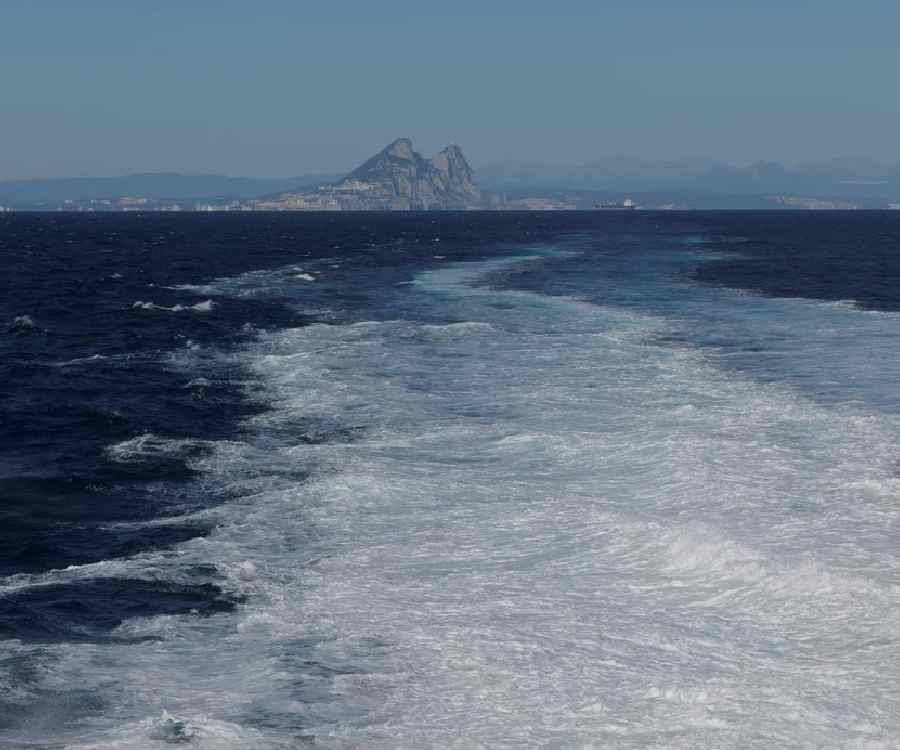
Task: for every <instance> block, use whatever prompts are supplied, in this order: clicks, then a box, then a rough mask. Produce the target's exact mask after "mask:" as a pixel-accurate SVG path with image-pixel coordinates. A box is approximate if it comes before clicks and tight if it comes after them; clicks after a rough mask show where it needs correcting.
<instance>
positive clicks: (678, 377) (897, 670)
mask: <svg viewBox="0 0 900 750" xmlns="http://www.w3.org/2000/svg"><path fill="white" fill-rule="evenodd" d="M527 262H528V261H523V260H516V259H511V260H504V261H500V262H498V261H492V262H480V263H467V264H457V265H448V266H446V267H444V268H440V269H438V270H434V271H429V272H426V273H423V274H421V275H420V276H419V277H418V278H417V279H416V281H415V284H414V285H412V286H410V287H407V289H408V294H409V296H410V301H409V303H408V309H410V310H412V309H414V308H415V306H416V305H420V306H422V307H423V309H424V308H425V307H427V308H428V309H429V310H430V311H432V312H433V311H434V310H435V309H440V310H441V311H442V315H443V317H444V319H445V320H447V321H455V322H449V323H446V324H436V323H434V322H431V323H423V322H418V321H416V320H415V319H413V317H412V316H410V319H409V320H407V319H395V320H387V321H372V322H362V323H356V324H346V325H312V326H308V327H303V328H297V329H291V330H283V331H279V332H276V333H264V334H260V335H259V336H258V337H257V339H256V340H255V341H254V342H253V343H252V344H250V345H248V346H247V347H246V348H245V349H243V350H242V351H240V352H239V353H237V354H233V355H228V358H230V361H229V362H228V364H229V366H231V365H234V364H235V360H236V361H237V362H236V363H237V364H239V365H240V366H242V367H244V368H245V369H246V371H247V372H249V376H248V379H247V385H246V387H247V389H248V390H249V391H250V392H252V393H253V395H254V397H255V398H258V399H260V400H262V401H264V402H266V403H267V404H268V405H269V407H270V408H269V410H268V411H267V412H265V413H264V414H262V415H261V416H258V417H255V418H254V419H253V420H252V422H251V424H250V425H249V427H250V430H249V433H248V434H249V437H248V438H247V439H246V440H242V441H236V442H231V443H217V444H213V446H212V448H211V452H209V453H207V454H205V455H201V456H198V457H197V458H195V459H193V462H194V465H195V466H196V467H197V468H200V469H202V470H203V472H204V474H203V477H204V478H203V480H202V481H203V482H205V483H206V484H207V485H208V486H209V488H211V489H212V490H214V491H217V492H221V493H222V494H223V495H227V497H229V498H231V499H230V500H228V501H227V502H226V503H224V504H223V505H221V506H219V507H217V508H215V509H213V510H209V511H204V512H203V514H204V515H206V516H207V517H209V518H210V519H212V520H213V521H214V522H215V523H216V524H217V528H216V530H215V532H214V533H213V534H211V535H210V536H209V537H206V538H202V539H195V540H193V541H190V542H188V543H185V544H182V545H180V546H179V547H177V548H175V550H174V551H168V552H155V553H151V554H147V555H144V556H140V557H137V558H132V559H131V560H128V561H118V562H108V563H98V564H96V565H93V566H84V567H83V568H81V569H70V570H69V571H61V572H57V573H55V574H53V575H55V576H57V578H60V577H65V576H80V575H84V576H88V575H90V576H97V575H105V574H109V575H113V574H114V573H113V569H117V568H119V567H122V566H127V568H128V570H129V575H131V576H132V577H133V576H136V575H137V576H143V577H147V578H153V577H154V576H160V577H166V578H177V577H178V576H179V575H182V574H183V575H184V576H188V575H190V576H196V570H197V566H199V565H207V566H209V565H212V566H213V568H214V573H211V574H210V575H211V580H215V581H217V582H218V583H219V584H220V585H223V586H224V587H225V588H226V589H227V590H229V591H232V592H235V593H237V594H240V595H243V596H244V597H245V600H244V603H243V604H241V605H240V606H239V608H238V610H237V611H236V612H235V613H229V614H220V615H216V616H213V617H209V618H196V617H190V616H163V617H156V618H152V619H136V620H130V621H128V622H126V623H125V624H124V625H122V626H121V627H120V628H119V632H118V635H121V636H122V637H123V638H125V637H128V638H132V637H134V636H153V637H154V638H152V639H149V640H146V641H140V642H134V641H133V640H130V641H128V642H123V643H122V644H121V645H119V646H116V645H112V646H111V645H108V644H107V645H103V646H102V647H101V646H79V647H77V648H76V647H60V652H59V658H58V660H57V661H56V662H54V664H53V666H52V667H47V669H48V673H47V675H45V680H46V682H47V684H48V685H52V684H57V683H59V682H60V681H72V680H79V681H81V684H83V685H84V686H85V688H86V689H91V690H96V691H99V692H103V693H104V694H105V695H107V696H113V697H114V699H113V700H111V701H110V703H109V708H108V709H107V710H104V712H103V713H102V715H95V716H93V717H91V716H89V717H87V718H85V719H84V720H83V722H82V723H81V724H80V726H79V727H78V729H77V737H75V736H73V738H72V741H71V746H72V747H77V748H104V749H105V748H149V747H164V746H166V745H167V743H173V744H174V743H185V745H186V746H190V747H198V748H253V749H254V750H264V749H266V748H297V747H305V746H309V747H322V748H477V747H485V748H524V747H557V748H570V747H585V748H590V747H596V748H601V747H615V748H637V747H641V748H653V747H656V748H705V747H709V748H720V747H735V748H738V747H739V748H776V747H777V748H787V747H804V748H805V747H854V748H891V747H898V746H900V659H898V654H900V651H898V649H900V564H898V560H900V558H898V550H897V540H898V508H900V505H898V492H900V479H898V478H897V477H896V476H895V470H896V466H895V463H894V461H895V456H894V445H895V443H896V440H897V435H898V431H897V424H896V422H895V420H894V419H893V418H892V417H890V416H888V415H886V414H885V413H879V412H878V411H876V410H875V409H873V408H872V407H871V406H870V405H867V404H864V403H831V404H829V403H825V402H822V401H816V400H813V399H812V398H810V397H808V396H807V395H804V394H803V393H802V391H800V390H799V389H796V388H793V387H788V386H786V385H784V384H778V383H770V384H766V383H764V382H761V381H759V380H754V379H752V378H751V377H750V376H749V375H747V374H742V373H741V372H740V371H734V370H731V369H727V368H725V367H723V366H721V361H720V359H717V358H716V357H715V356H713V355H712V354H710V353H708V352H706V353H705V352H704V351H701V350H699V349H696V348H692V347H690V346H675V345H665V344H663V343H660V342H661V341H665V340H666V338H665V337H666V334H668V333H669V332H670V331H671V329H672V327H673V326H674V325H675V324H674V323H673V322H672V321H670V320H667V319H666V318H663V317H653V316H649V315H640V314H636V313H632V312H628V311H624V310H622V309H617V308H614V307H604V306H601V305H595V304H589V303H587V302H583V301H579V300H576V299H570V298H553V297H547V296H542V295H540V294H536V293H530V292H521V291H503V290H497V289H491V288H487V287H481V286H477V285H475V284H473V282H475V281H476V280H477V279H479V278H480V277H482V276H483V275H484V274H485V273H487V272H489V271H493V270H497V269H499V268H502V267H504V264H506V265H509V264H515V263H527ZM259 281H260V283H262V282H263V281H264V279H263V278H262V277H261V278H260V279H259ZM716 294H719V295H720V298H719V299H718V300H717V304H722V300H721V297H722V296H727V294H731V293H726V292H717V293H716ZM733 297H734V304H735V305H736V307H735V308H734V309H735V310H739V309H740V305H741V304H744V302H741V300H740V298H739V297H738V295H737V294H734V295H733ZM747 304H752V305H754V306H756V308H759V309H768V310H778V311H780V312H779V313H778V315H784V314H791V315H794V316H796V318H797V320H798V321H800V322H799V323H798V325H799V326H801V327H803V326H805V325H807V324H808V323H809V321H810V320H814V319H817V316H819V317H820V318H821V319H822V320H824V319H825V318H826V317H827V318H828V325H829V326H831V327H832V328H835V329H840V327H841V326H844V329H841V330H846V331H850V330H857V331H860V330H862V328H860V326H861V327H863V328H864V327H865V326H866V325H878V326H882V328H883V330H891V331H893V328H894V327H896V326H897V321H896V320H886V321H885V320H880V322H879V320H876V319H875V318H874V317H873V316H867V314H866V313H862V312H859V311H856V310H853V309H849V308H848V309H835V308H834V307H833V306H831V307H829V306H826V305H814V304H811V303H805V302H800V301H796V302H794V301H774V300H765V299H761V298H755V299H753V300H751V301H750V302H749V303H747ZM735 314H737V313H735ZM822 316H825V317H822ZM433 318H434V316H433V315H432V316H431V317H430V318H429V319H431V320H433ZM865 321H869V322H868V323H867V322H865ZM893 335H896V332H894V334H893ZM841 350H842V349H841V347H840V346H834V347H831V348H829V347H828V346H827V345H825V344H823V345H822V346H821V347H820V349H819V350H818V353H817V355H816V356H818V357H819V360H818V361H819V363H820V366H821V367H822V368H828V367H829V366H830V365H831V364H833V363H837V361H838V360H839V358H840V356H841ZM217 356H219V357H223V358H224V357H225V356H226V355H216V354H215V353H214V352H200V351H195V350H189V351H187V352H186V353H184V354H182V355H179V356H178V357H177V358H175V359H174V360H173V366H177V367H183V368H185V369H186V370H190V369H191V367H193V366H194V362H195V361H196V358H198V357H206V358H207V360H212V361H214V360H215V359H216V357H217ZM141 441H143V442H140V441H138V442H135V441H131V442H130V443H129V444H128V445H123V446H120V447H119V448H118V449H116V450H117V455H121V456H123V457H125V458H123V460H125V459H127V458H128V457H130V456H133V455H135V451H139V449H141V450H146V449H148V448H147V446H150V448H152V450H153V451H154V452H158V451H161V450H166V449H167V444H166V443H164V442H160V441H158V440H153V439H152V436H142V438H141ZM169 447H170V448H171V450H173V451H182V450H183V446H181V445H172V446H169ZM105 570H108V571H109V572H108V573H105V572H104V571H105Z"/></svg>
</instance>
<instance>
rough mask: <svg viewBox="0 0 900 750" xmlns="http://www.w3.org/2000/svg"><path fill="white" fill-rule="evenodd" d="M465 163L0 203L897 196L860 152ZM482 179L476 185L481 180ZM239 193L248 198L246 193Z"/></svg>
mask: <svg viewBox="0 0 900 750" xmlns="http://www.w3.org/2000/svg"><path fill="white" fill-rule="evenodd" d="M478 183H479V184H476V181H475V174H474V171H473V170H472V168H471V167H470V166H469V164H468V162H467V161H466V158H465V156H464V155H463V153H462V150H461V149H460V148H459V147H458V146H448V147H447V148H446V149H444V150H443V151H441V152H440V153H439V154H437V155H436V156H434V157H433V158H431V159H425V158H423V157H422V156H420V155H419V154H418V153H416V152H415V151H414V150H413V147H412V142H411V141H410V140H409V139H408V138H399V139H397V140H396V141H394V142H393V143H391V144H389V145H388V146H387V147H386V148H385V149H383V150H382V151H380V152H379V153H378V154H376V155H375V156H373V157H372V158H371V159H369V160H368V161H366V162H365V163H364V164H362V165H361V166H360V167H358V168H357V169H355V170H353V171H352V172H350V173H349V174H347V175H346V176H343V177H341V176H340V175H333V174H332V175H306V176H298V177H291V178H271V179H266V178H249V177H229V176H226V175H199V176H192V175H182V174H177V173H148V174H134V175H127V176H124V177H98V178H92V177H79V178H63V179H35V180H14V181H0V206H10V207H13V208H60V207H62V208H65V207H69V206H71V205H76V206H77V207H79V208H84V207H86V206H88V205H91V206H93V205H95V204H96V206H97V207H98V208H104V207H105V206H106V205H111V206H113V207H115V206H116V205H135V204H133V203H132V204H127V203H126V202H123V201H122V199H123V198H125V197H133V198H140V199H142V200H145V202H144V203H139V204H137V205H141V206H147V207H163V206H165V204H166V203H167V202H168V203H176V202H177V203H181V204H183V205H184V206H185V207H193V204H191V202H199V201H207V202H213V203H218V204H221V205H225V204H228V203H229V202H230V203H232V204H234V203H240V204H242V205H244V206H246V205H250V204H252V205H253V206H254V207H260V208H297V209H303V208H306V209H320V210H321V209H332V210H335V209H337V210H342V209H343V210H348V209H350V210H352V209H376V210H386V209H428V208H431V209H434V208H437V209H460V208H475V207H488V208H503V207H506V208H515V207H523V206H532V205H546V206H554V207H559V206H564V207H581V208H586V207H590V206H591V205H592V204H593V202H594V201H595V200H602V199H607V198H616V197H619V198H621V197H625V196H632V197H634V198H635V199H636V200H637V201H638V203H639V204H641V205H643V206H646V207H690V208H766V207H769V208H798V207H801V208H803V207H826V208H827V207H866V208H879V207H887V206H889V205H892V204H893V205H894V206H896V205H900V165H883V164H878V163H876V162H874V161H871V160H866V159H833V160H831V161H827V162H819V163H808V164H801V165H796V166H785V165H783V164H779V163H777V162H767V161H761V162H757V163H755V164H751V165H749V166H745V167H736V166H732V165H728V164H723V163H720V162H715V161H711V160H705V159H683V160H676V161H651V160H644V159H638V158H630V157H613V158H607V159H601V160H596V161H591V162H586V163H584V164H578V165H570V166H560V165H548V164H540V163H532V162H504V163H494V164H489V165H487V166H485V167H482V168H480V169H479V171H478ZM479 185H480V188H479ZM248 202H249V203H248Z"/></svg>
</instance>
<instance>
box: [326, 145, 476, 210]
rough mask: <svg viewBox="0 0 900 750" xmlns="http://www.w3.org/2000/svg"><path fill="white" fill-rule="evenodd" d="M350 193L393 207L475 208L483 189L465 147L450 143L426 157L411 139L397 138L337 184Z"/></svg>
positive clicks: (340, 188)
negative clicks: (463, 150)
mask: <svg viewBox="0 0 900 750" xmlns="http://www.w3.org/2000/svg"><path fill="white" fill-rule="evenodd" d="M335 187H336V188H337V189H339V190H341V191H344V193H345V194H346V195H347V196H349V194H350V192H351V191H358V192H360V193H364V196H361V197H364V198H365V201H367V202H371V201H372V200H375V196H378V200H379V201H381V202H382V203H383V204H385V207H387V208H393V209H398V208H399V209H404V208H406V209H413V210H419V209H431V208H438V209H450V208H475V207H478V206H479V205H480V204H481V192H480V191H479V189H478V187H477V186H476V185H475V176H474V173H473V171H472V168H471V167H470V166H469V163H468V162H467V161H466V157H465V156H463V152H462V149H460V147H459V146H457V145H455V144H454V145H450V146H447V148H445V149H444V150H443V151H441V152H440V153H438V154H436V155H435V156H434V157H432V158H431V159H424V158H422V156H420V155H419V154H418V153H417V152H416V151H415V150H414V149H413V144H412V141H411V140H410V139H409V138H398V139H397V140H395V141H393V142H392V143H390V144H388V145H387V146H386V147H385V148H384V149H382V150H381V151H380V152H379V153H377V154H376V155H375V156H373V157H372V158H371V159H369V160H368V161H367V162H365V163H364V164H362V165H361V166H360V167H357V168H356V169H354V170H353V171H352V172H351V173H350V174H348V175H347V176H346V177H345V178H344V179H343V180H341V181H340V182H339V183H338V184H337V185H336V186H335Z"/></svg>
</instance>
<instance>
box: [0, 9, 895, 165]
mask: <svg viewBox="0 0 900 750" xmlns="http://www.w3.org/2000/svg"><path fill="white" fill-rule="evenodd" d="M0 6H2V7H0V135H2V141H0V179H8V178H16V177H34V176H69V175H113V174H124V173H128V172H134V171H161V170H173V171H181V172H189V173H202V172H227V173H230V174H241V175H253V176H263V175H271V176H288V175H295V174H306V173H316V172H319V173H321V172H333V171H341V170H344V169H346V168H349V167H351V166H354V164H355V163H356V162H357V161H358V160H360V159H361V158H363V157H365V156H368V155H369V154H370V153H372V152H374V151H375V150H377V149H379V148H381V147H382V146H383V145H384V144H385V143H386V142H388V141H390V140H392V139H393V138H395V137H398V136H401V135H404V136H409V137H411V138H413V139H414V141H415V143H416V147H417V149H419V150H420V151H422V152H424V153H431V152H433V151H435V150H437V149H439V148H441V147H442V146H444V145H445V144H446V143H449V142H456V143H459V144H460V145H462V146H463V148H464V150H465V151H466V153H467V155H468V156H469V159H470V161H472V163H473V164H474V165H475V166H476V167H477V166H478V165H483V164H487V163H490V162H496V161H502V160H506V159H514V160H528V161H541V162H546V163H573V162H583V161H589V160H591V159H594V158H599V157H603V156H609V155H616V154H625V155H630V156H644V157H647V158H679V157H686V156H709V157H713V158H717V159H722V160H726V161H731V162H736V163H745V162H748V161H752V160H756V159H764V158H765V159H776V160H784V161H800V160H807V159H820V158H830V157H832V156H845V155H846V156H869V157H873V158H876V159H878V160H881V161H891V162H900V96H898V94H897V92H898V88H897V84H898V78H900V44H898V34H900V3H898V2H897V0H891V1H890V2H882V1H881V0H856V1H855V2H850V1H849V0H843V1H841V2H837V1H834V0H818V1H817V2H815V3H812V2H810V3H799V2H791V1H790V0H783V1H781V2H771V1H770V0H759V1H756V2H749V1H748V2H737V1H736V0H718V1H717V2H712V1H711V0H710V1H708V2H676V1H675V0H672V1H671V2H662V1H661V0H657V1H656V2H651V1H650V0H630V1H629V2H624V1H622V2H603V1H602V0H590V1H589V2H574V1H572V2H567V1H566V0H555V1H554V0H543V1H542V2H532V0H515V1H510V2H502V3H501V2H491V0H481V2H469V1H468V0H457V1H456V2H450V1H447V2H428V1H427V0H419V1H418V2H413V1H410V2H406V1H401V2H390V0H381V1H380V2H377V1H376V0H368V1H367V2H357V1H356V0H342V1H341V2H331V1H330V0H316V1H315V2H310V1H308V0H257V1H256V2H254V1H253V0H240V1H239V2H237V1H233V0H218V1H217V2H212V1H209V2H200V1H199V0H155V1H154V0H142V2H133V1H132V0H0Z"/></svg>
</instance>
